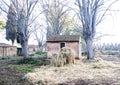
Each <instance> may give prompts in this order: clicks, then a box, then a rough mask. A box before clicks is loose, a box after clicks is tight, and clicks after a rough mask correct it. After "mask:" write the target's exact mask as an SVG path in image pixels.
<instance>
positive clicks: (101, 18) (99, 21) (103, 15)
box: [96, 0, 119, 25]
mask: <svg viewBox="0 0 120 85" xmlns="http://www.w3.org/2000/svg"><path fill="white" fill-rule="evenodd" d="M117 1H119V0H115V1H113V2H112V3H111V4H110V5H109V6H108V7H107V8H106V9H105V10H104V12H103V14H102V16H101V17H100V18H99V20H97V23H96V25H98V24H99V23H101V21H102V20H103V17H105V14H106V12H107V11H108V10H109V8H110V7H111V6H112V5H113V4H114V3H116V2H117Z"/></svg>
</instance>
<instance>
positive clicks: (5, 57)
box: [0, 56, 10, 60]
mask: <svg viewBox="0 0 120 85" xmlns="http://www.w3.org/2000/svg"><path fill="white" fill-rule="evenodd" d="M8 59H10V57H9V56H4V57H1V58H0V60H8Z"/></svg>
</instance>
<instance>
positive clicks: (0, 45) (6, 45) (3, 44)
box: [0, 43, 16, 47]
mask: <svg viewBox="0 0 120 85" xmlns="http://www.w3.org/2000/svg"><path fill="white" fill-rule="evenodd" d="M0 47H16V46H13V45H9V44H6V43H0Z"/></svg>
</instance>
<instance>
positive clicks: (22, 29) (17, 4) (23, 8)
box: [0, 0, 38, 59]
mask: <svg viewBox="0 0 120 85" xmlns="http://www.w3.org/2000/svg"><path fill="white" fill-rule="evenodd" d="M2 1H3V3H4V4H5V5H6V6H7V7H8V8H9V12H7V11H6V10H4V9H3V8H2V7H0V9H1V10H2V11H4V12H5V13H7V15H8V16H7V18H8V20H7V25H6V30H9V31H10V32H9V34H10V35H11V33H13V34H14V33H15V34H16V33H17V36H18V37H17V40H18V42H19V43H20V44H21V47H22V54H23V57H24V59H26V58H27V57H28V38H29V31H28V28H29V22H30V21H29V20H30V17H31V15H32V12H33V10H34V8H35V6H36V4H37V2H38V0H10V6H9V4H7V2H6V1H4V0H2ZM10 13H11V14H10ZM12 15H14V17H13V16H12ZM9 26H11V27H9ZM14 27H15V28H14ZM13 29H14V30H13ZM8 36H9V35H8ZM15 36H16V35H15ZM15 36H14V35H13V36H12V37H15ZM10 39H11V38H10ZM14 39H15V38H14Z"/></svg>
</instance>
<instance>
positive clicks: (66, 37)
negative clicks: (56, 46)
mask: <svg viewBox="0 0 120 85" xmlns="http://www.w3.org/2000/svg"><path fill="white" fill-rule="evenodd" d="M79 40H80V36H79V35H55V36H51V37H50V38H48V40H47V42H59V41H60V42H76V41H77V42H78V41H79Z"/></svg>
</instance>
